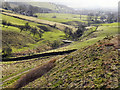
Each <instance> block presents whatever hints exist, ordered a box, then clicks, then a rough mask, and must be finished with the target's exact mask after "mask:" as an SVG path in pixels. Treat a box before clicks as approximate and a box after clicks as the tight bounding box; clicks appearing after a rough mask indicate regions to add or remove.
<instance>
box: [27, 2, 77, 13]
mask: <svg viewBox="0 0 120 90" xmlns="http://www.w3.org/2000/svg"><path fill="white" fill-rule="evenodd" d="M27 4H30V5H32V6H37V7H40V8H48V9H51V10H53V11H54V12H58V13H74V12H75V10H74V9H72V8H70V7H67V6H65V5H60V4H55V3H51V2H27Z"/></svg>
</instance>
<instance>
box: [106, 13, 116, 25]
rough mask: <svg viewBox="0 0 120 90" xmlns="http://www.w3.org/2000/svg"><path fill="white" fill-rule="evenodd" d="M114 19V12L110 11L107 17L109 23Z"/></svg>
mask: <svg viewBox="0 0 120 90" xmlns="http://www.w3.org/2000/svg"><path fill="white" fill-rule="evenodd" d="M113 21H114V14H113V13H109V14H108V17H107V22H108V23H113Z"/></svg>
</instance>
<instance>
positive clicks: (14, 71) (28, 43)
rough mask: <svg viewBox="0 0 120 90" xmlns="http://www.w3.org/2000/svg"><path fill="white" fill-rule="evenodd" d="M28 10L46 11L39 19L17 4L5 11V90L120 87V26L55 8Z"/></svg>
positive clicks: (98, 17) (3, 19)
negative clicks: (22, 89) (21, 89)
mask: <svg viewBox="0 0 120 90" xmlns="http://www.w3.org/2000/svg"><path fill="white" fill-rule="evenodd" d="M21 4H22V3H20V5H21ZM26 4H27V5H28V6H27V8H28V7H30V6H29V4H30V5H33V6H31V8H32V7H33V8H35V7H37V6H39V5H41V7H39V8H38V11H40V10H41V11H40V13H38V12H35V13H32V15H31V16H30V15H27V14H29V13H28V12H27V11H25V13H26V12H27V13H26V15H23V13H22V14H21V12H22V11H21V10H23V9H20V11H19V9H18V11H15V10H16V9H15V8H14V7H17V6H18V7H19V4H17V3H16V5H15V6H14V3H11V5H12V6H13V7H12V8H13V10H12V9H11V8H10V7H9V8H10V10H7V9H6V8H8V7H6V8H5V6H4V8H1V11H2V12H1V13H0V15H1V16H2V20H1V23H0V25H1V28H2V29H1V31H2V40H1V41H2V49H1V50H0V52H1V56H2V62H0V64H1V66H2V82H3V84H2V88H3V89H6V88H17V89H18V88H99V89H101V88H102V89H105V88H119V87H120V82H119V79H120V77H119V75H120V70H119V69H120V62H119V59H120V57H119V51H118V50H119V46H120V44H119V43H118V41H119V40H120V38H119V36H120V35H119V33H118V30H119V29H120V26H119V22H116V21H115V20H114V18H113V19H112V20H113V22H109V19H107V18H106V19H104V20H108V21H104V20H101V17H102V16H100V15H101V14H99V16H97V15H90V14H86V15H82V14H77V13H76V14H75V11H74V10H73V12H74V13H73V12H71V11H69V10H70V8H67V7H65V6H60V5H58V7H57V8H56V6H55V5H54V4H52V3H38V4H35V3H26ZM23 5H24V4H23ZM44 5H48V6H47V7H43V6H44ZM49 5H50V6H49ZM51 5H52V6H51ZM22 7H23V6H22ZM50 7H51V8H50ZM9 8H8V9H9ZM19 8H20V7H19ZM58 8H60V10H61V11H60V10H59V9H58ZM61 8H64V10H62V9H61ZM14 9H15V10H14ZM49 9H50V10H49ZM44 10H47V11H46V12H47V13H46V12H42V11H44ZM66 10H68V11H67V12H66ZM48 11H50V12H48ZM57 11H59V12H57ZM31 12H32V11H31ZM96 18H97V19H96ZM42 70H43V71H42ZM25 80H27V81H25ZM23 82H24V83H23ZM22 83H23V84H22Z"/></svg>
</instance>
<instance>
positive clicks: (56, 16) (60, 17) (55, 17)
mask: <svg viewBox="0 0 120 90" xmlns="http://www.w3.org/2000/svg"><path fill="white" fill-rule="evenodd" d="M36 15H37V16H38V18H39V19H45V20H49V21H55V22H61V23H64V22H68V21H80V22H86V21H85V20H87V15H81V16H80V15H77V14H62V13H37V14H36ZM80 17H81V18H80Z"/></svg>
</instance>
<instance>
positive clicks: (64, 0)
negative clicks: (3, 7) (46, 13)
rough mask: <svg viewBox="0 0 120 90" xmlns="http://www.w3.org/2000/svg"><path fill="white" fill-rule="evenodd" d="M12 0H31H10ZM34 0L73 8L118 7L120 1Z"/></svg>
mask: <svg viewBox="0 0 120 90" xmlns="http://www.w3.org/2000/svg"><path fill="white" fill-rule="evenodd" d="M6 1H7V0H6ZM10 1H30V0H10ZM33 1H39V2H55V3H59V4H64V5H67V6H69V7H72V8H88V7H92V8H94V7H97V8H99V7H103V8H117V7H118V2H119V1H120V0H33Z"/></svg>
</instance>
